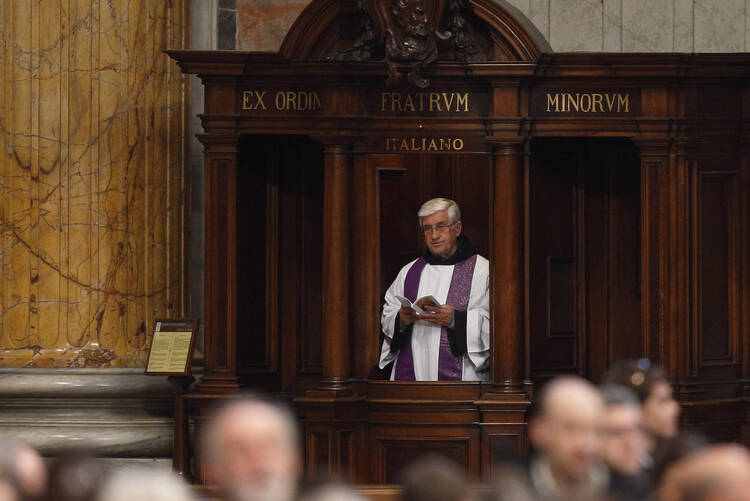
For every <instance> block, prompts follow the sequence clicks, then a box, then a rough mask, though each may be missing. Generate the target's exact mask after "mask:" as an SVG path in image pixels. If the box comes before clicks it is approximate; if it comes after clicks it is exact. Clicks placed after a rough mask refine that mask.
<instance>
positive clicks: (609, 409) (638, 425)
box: [599, 384, 647, 475]
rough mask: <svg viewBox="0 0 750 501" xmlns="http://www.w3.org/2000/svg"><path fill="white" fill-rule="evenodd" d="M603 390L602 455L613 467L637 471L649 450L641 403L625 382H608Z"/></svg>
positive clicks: (623, 472)
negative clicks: (623, 383)
mask: <svg viewBox="0 0 750 501" xmlns="http://www.w3.org/2000/svg"><path fill="white" fill-rule="evenodd" d="M600 391H601V394H602V399H603V400H604V411H603V413H602V420H601V426H600V428H599V430H600V434H601V446H602V459H604V462H605V463H606V464H607V466H609V468H610V469H612V470H614V471H617V472H619V473H622V474H624V475H635V474H637V473H639V472H640V471H641V469H642V468H641V460H642V459H643V457H644V456H645V454H646V452H647V450H646V440H645V437H644V436H643V416H642V414H641V404H640V402H639V401H638V398H637V397H636V396H635V394H633V392H632V391H630V390H629V389H628V388H626V387H625V386H621V385H613V384H606V385H603V386H602V387H601V388H600Z"/></svg>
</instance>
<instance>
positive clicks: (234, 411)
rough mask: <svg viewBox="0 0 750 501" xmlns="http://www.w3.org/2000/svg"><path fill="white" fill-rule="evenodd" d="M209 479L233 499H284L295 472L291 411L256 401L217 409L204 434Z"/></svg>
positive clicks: (289, 493) (297, 463)
mask: <svg viewBox="0 0 750 501" xmlns="http://www.w3.org/2000/svg"><path fill="white" fill-rule="evenodd" d="M202 445H203V447H202V454H201V456H202V459H203V464H204V466H205V467H206V469H207V471H208V473H209V476H210V478H211V479H212V481H213V482H215V483H216V484H218V485H220V486H222V487H224V488H225V489H226V490H227V496H228V497H229V498H230V499H232V500H233V501H250V500H264V499H278V500H284V499H289V498H291V496H292V495H293V493H294V489H295V488H296V484H297V481H298V479H299V476H300V471H301V465H300V457H299V446H298V440H297V428H296V423H295V421H294V418H293V417H292V416H291V414H290V413H289V412H288V411H287V410H286V409H283V408H281V407H278V406H276V405H273V404H270V403H268V402H265V401H262V400H258V399H245V400H241V401H237V402H234V403H232V404H230V405H228V406H227V407H225V408H223V409H221V410H220V411H219V412H218V413H217V414H216V416H215V417H214V419H213V420H212V421H211V422H210V423H209V424H208V426H207V428H206V430H205V431H204V434H203V441H202Z"/></svg>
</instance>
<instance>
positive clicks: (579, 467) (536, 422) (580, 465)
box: [528, 376, 609, 500]
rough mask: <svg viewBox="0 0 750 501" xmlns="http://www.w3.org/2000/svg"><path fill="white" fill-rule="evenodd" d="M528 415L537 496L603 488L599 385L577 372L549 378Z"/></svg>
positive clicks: (571, 495) (594, 495)
mask: <svg viewBox="0 0 750 501" xmlns="http://www.w3.org/2000/svg"><path fill="white" fill-rule="evenodd" d="M535 406H536V412H535V413H534V415H533V416H532V417H531V418H530V420H529V425H528V426H529V427H528V433H529V439H530V441H531V444H532V445H533V447H534V449H535V451H536V453H535V454H534V455H533V456H532V457H531V458H530V461H529V479H530V482H531V487H532V489H533V491H534V492H535V497H536V498H537V499H543V500H562V499H565V500H567V499H571V500H584V499H599V498H600V497H601V496H603V495H604V494H605V493H606V491H607V486H608V476H609V473H608V471H607V468H606V466H604V464H603V463H602V461H601V456H600V453H601V451H600V441H599V424H600V421H601V417H602V412H603V410H604V405H603V403H602V398H601V396H600V394H599V391H598V390H597V388H596V387H595V386H594V385H592V384H591V383H590V382H588V381H586V380H585V379H582V378H580V377H576V376H561V377H557V378H554V379H552V380H551V381H550V382H549V383H547V384H546V385H545V386H544V387H542V389H541V390H540V392H539V396H538V399H537V401H536V403H535Z"/></svg>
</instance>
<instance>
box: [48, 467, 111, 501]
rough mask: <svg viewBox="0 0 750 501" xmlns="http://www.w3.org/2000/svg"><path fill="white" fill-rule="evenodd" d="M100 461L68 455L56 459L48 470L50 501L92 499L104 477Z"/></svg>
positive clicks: (87, 500) (104, 473) (95, 495)
mask: <svg viewBox="0 0 750 501" xmlns="http://www.w3.org/2000/svg"><path fill="white" fill-rule="evenodd" d="M105 475H106V472H105V469H104V467H103V466H102V464H101V462H100V461H99V460H97V459H95V458H92V457H86V456H70V457H64V458H60V459H58V460H56V461H55V462H54V463H53V464H52V466H51V467H50V472H49V495H48V496H47V499H49V500H50V501H94V500H95V499H96V497H97V494H98V492H99V488H100V487H101V485H102V483H103V482H104V479H105Z"/></svg>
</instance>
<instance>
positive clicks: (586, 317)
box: [530, 140, 642, 380]
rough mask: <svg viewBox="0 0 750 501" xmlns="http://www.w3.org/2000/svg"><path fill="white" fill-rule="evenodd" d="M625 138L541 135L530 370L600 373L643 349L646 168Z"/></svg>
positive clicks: (536, 149) (539, 374)
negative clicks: (642, 242)
mask: <svg viewBox="0 0 750 501" xmlns="http://www.w3.org/2000/svg"><path fill="white" fill-rule="evenodd" d="M636 153H637V151H636V150H635V148H634V146H633V144H632V143H630V142H628V141H621V140H599V141H597V140H536V141H534V143H532V155H531V159H532V169H531V229H530V231H531V253H530V260H531V262H530V267H531V291H530V297H531V302H530V308H531V315H530V318H531V347H532V348H531V370H532V377H534V378H542V379H543V378H546V377H550V376H553V375H555V374H558V373H564V372H578V373H581V374H584V375H586V376H588V377H591V378H593V379H595V380H597V379H599V378H600V377H601V375H602V374H603V373H604V371H606V368H607V366H608V365H609V363H611V362H612V361H614V360H618V359H621V358H629V357H633V356H638V355H639V354H640V353H641V352H642V345H641V343H640V336H638V335H637V332H638V330H639V328H640V278H639V277H640V260H639V259H640V258H639V257H640V168H639V162H638V158H637V155H636Z"/></svg>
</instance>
